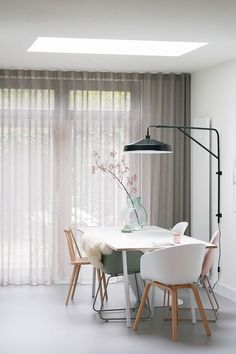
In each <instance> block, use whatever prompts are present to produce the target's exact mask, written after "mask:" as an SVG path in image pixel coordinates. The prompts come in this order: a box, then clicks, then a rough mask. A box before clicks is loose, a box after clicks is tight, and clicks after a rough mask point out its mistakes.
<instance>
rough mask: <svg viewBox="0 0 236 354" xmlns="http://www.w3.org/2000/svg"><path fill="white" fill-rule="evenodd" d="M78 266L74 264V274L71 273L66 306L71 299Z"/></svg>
mask: <svg viewBox="0 0 236 354" xmlns="http://www.w3.org/2000/svg"><path fill="white" fill-rule="evenodd" d="M76 268H77V267H76V265H74V267H73V271H72V275H71V280H70V286H69V290H68V293H67V298H66V306H67V305H68V302H69V300H70V295H71V290H72V287H73V284H74V279H75V274H76Z"/></svg>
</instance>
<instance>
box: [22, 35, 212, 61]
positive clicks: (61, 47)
mask: <svg viewBox="0 0 236 354" xmlns="http://www.w3.org/2000/svg"><path fill="white" fill-rule="evenodd" d="M206 44H208V43H206V42H204V43H203V42H175V41H140V40H121V39H91V38H58V37H38V38H37V39H36V40H35V42H34V43H33V44H32V45H31V47H30V48H29V49H28V50H27V51H28V52H44V53H77V54H106V55H107V54H108V55H142V56H168V57H172V56H173V57H179V56H181V55H184V54H186V53H189V52H191V51H193V50H195V49H198V48H200V47H203V46H205V45H206Z"/></svg>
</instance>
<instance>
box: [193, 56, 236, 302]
mask: <svg viewBox="0 0 236 354" xmlns="http://www.w3.org/2000/svg"><path fill="white" fill-rule="evenodd" d="M191 97H192V102H191V105H192V119H193V120H194V119H197V118H202V117H209V118H210V119H211V124H212V127H213V128H216V129H218V130H219V133H220V147H221V170H222V172H223V175H222V183H221V212H222V214H223V217H222V219H221V230H222V241H221V244H222V257H221V277H220V282H219V286H218V287H217V292H218V293H221V294H222V295H225V296H226V297H228V298H231V299H232V300H234V301H236V276H235V259H236V213H233V196H232V194H233V184H232V180H233V124H235V120H236V60H235V61H233V62H230V63H225V64H222V65H219V66H215V67H212V68H209V69H207V70H204V71H200V72H197V73H193V74H192V96H191ZM214 142H215V136H213V135H212V147H213V149H214ZM216 169H217V165H216V159H214V158H212V175H211V182H212V189H211V192H212V199H211V203H212V217H211V229H212V231H214V230H215V229H216V228H217V224H216V222H217V219H216V216H215V214H216V212H217V210H216V207H217V179H216V175H215V172H216ZM202 206H203V207H204V201H203V203H202ZM195 213H197V210H195V211H194V210H193V216H194V214H195Z"/></svg>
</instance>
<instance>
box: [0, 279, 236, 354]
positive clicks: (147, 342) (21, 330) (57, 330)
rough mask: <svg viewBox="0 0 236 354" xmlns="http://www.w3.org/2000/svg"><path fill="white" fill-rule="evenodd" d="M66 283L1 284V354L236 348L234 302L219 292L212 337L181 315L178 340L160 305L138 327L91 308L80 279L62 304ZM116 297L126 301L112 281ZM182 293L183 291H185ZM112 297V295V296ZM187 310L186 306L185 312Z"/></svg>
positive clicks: (88, 291)
mask: <svg viewBox="0 0 236 354" xmlns="http://www.w3.org/2000/svg"><path fill="white" fill-rule="evenodd" d="M67 288H68V287H67V286H64V285H53V286H6V287H1V288H0V328H1V331H0V353H1V354H95V353H98V354H100V353H102V354H110V353H112V354H118V353H119V354H125V353H127V354H145V353H147V354H154V353H155V354H157V353H160V354H163V353H165V354H166V353H167V354H168V353H181V354H184V353H186V354H189V353H191V354H192V353H198V354H199V353H201V354H204V353H207V354H209V353H214V354H217V353H219V354H221V353H222V354H223V353H227V354H231V353H232V354H233V353H235V348H236V335H235V334H236V304H235V303H232V302H231V301H229V300H226V299H224V298H222V297H220V298H219V302H220V306H221V310H220V313H219V320H218V321H217V323H211V329H212V337H210V338H208V337H206V336H205V333H204V330H203V326H202V323H201V322H197V324H196V325H192V324H191V323H190V322H189V321H181V322H180V325H179V341H178V342H177V343H173V342H172V341H171V323H170V321H163V319H162V311H161V309H158V308H156V309H155V317H154V318H153V319H149V320H146V321H143V322H141V324H140V327H139V329H138V331H137V332H134V331H133V330H132V329H130V328H127V327H126V326H125V323H124V322H103V321H101V320H100V319H99V318H98V317H97V315H96V314H94V312H93V310H92V306H91V304H92V299H91V287H90V286H89V285H80V286H79V287H78V289H77V291H76V298H75V300H74V302H73V303H71V304H69V305H68V306H67V307H66V306H65V305H64V300H65V296H66V291H67ZM110 290H111V294H110V299H111V300H112V302H115V303H118V302H122V301H123V300H122V299H121V298H122V296H121V294H122V295H123V287H122V284H121V283H116V284H112V285H111V286H110ZM183 296H184V295H183ZM111 300H110V301H111ZM185 314H186V315H189V314H188V313H187V312H186V311H183V314H182V315H183V316H184V315H185Z"/></svg>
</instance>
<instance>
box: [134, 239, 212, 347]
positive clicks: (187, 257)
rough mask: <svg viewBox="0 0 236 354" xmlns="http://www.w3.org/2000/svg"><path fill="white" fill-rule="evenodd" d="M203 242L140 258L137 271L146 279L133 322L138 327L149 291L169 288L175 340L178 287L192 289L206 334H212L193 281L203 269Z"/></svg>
mask: <svg viewBox="0 0 236 354" xmlns="http://www.w3.org/2000/svg"><path fill="white" fill-rule="evenodd" d="M204 251H205V245H204V244H202V243H199V244H190V245H178V246H174V247H169V248H165V249H161V250H157V251H153V252H150V253H147V254H145V255H143V256H142V257H141V264H140V273H141V277H142V278H143V279H146V280H149V281H148V283H147V285H146V286H145V289H144V294H143V297H142V300H141V303H140V306H139V310H138V313H137V316H136V319H135V322H134V326H133V329H137V327H138V324H139V322H140V319H141V316H142V313H143V310H144V307H145V302H146V300H147V296H148V292H149V290H150V288H151V286H152V285H155V286H158V287H159V288H161V289H163V290H168V291H170V293H171V297H172V340H174V341H175V340H177V325H178V297H177V291H178V289H183V288H188V289H191V290H192V291H193V294H194V297H195V300H196V303H197V305H198V308H199V311H200V314H201V317H202V321H203V324H204V327H205V331H206V334H207V335H208V336H210V335H211V331H210V327H209V324H208V321H207V319H206V315H205V312H204V309H203V306H202V302H201V298H200V295H199V292H198V288H197V287H196V286H195V285H194V284H193V283H194V282H195V281H197V279H198V277H199V274H200V272H201V268H202V262H203V257H204Z"/></svg>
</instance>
